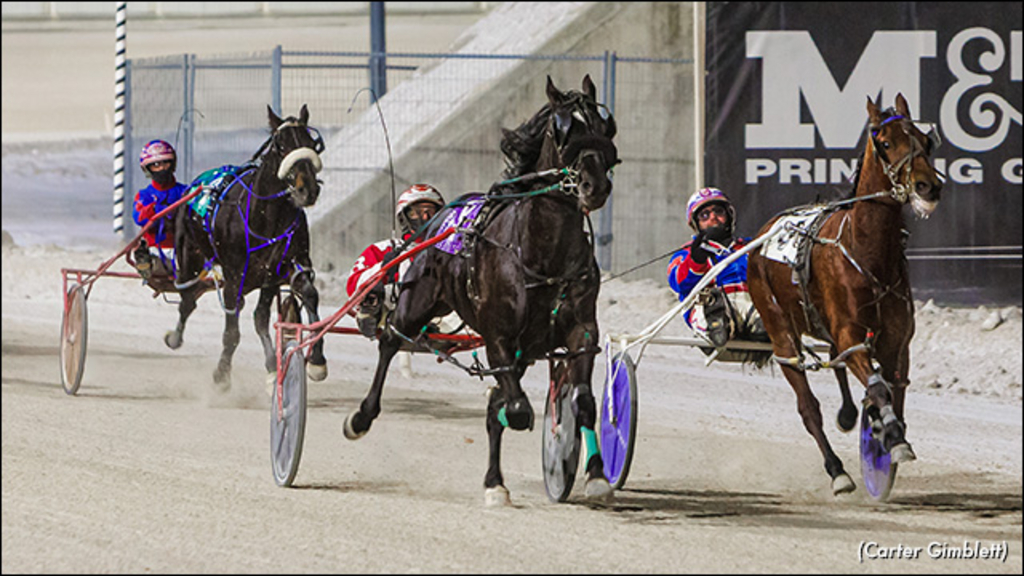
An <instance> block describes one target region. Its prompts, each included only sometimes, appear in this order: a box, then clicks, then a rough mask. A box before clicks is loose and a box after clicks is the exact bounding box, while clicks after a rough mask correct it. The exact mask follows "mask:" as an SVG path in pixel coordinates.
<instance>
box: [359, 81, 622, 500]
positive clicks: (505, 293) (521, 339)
mask: <svg viewBox="0 0 1024 576" xmlns="http://www.w3.org/2000/svg"><path fill="white" fill-rule="evenodd" d="M546 92H547V97H548V103H547V104H546V105H545V106H544V107H543V108H542V109H541V110H540V111H539V112H538V113H537V114H536V115H534V117H533V118H532V119H530V120H528V121H526V122H525V123H523V124H522V125H521V126H520V127H519V128H517V129H516V130H503V131H502V132H503V138H502V142H501V149H502V152H503V153H504V154H505V156H506V162H507V163H508V164H509V167H508V169H507V170H506V172H505V177H506V178H508V180H505V181H503V182H499V183H497V184H495V185H494V186H493V187H492V188H491V190H490V191H489V193H488V194H487V195H486V196H478V197H479V198H482V199H483V207H482V209H481V211H480V213H479V216H478V217H477V218H476V219H475V221H474V223H473V224H472V227H471V228H470V229H468V230H467V229H466V228H465V227H462V229H461V231H460V234H462V236H463V241H464V245H463V247H462V249H461V250H460V251H458V252H456V253H448V252H445V251H442V250H440V249H435V248H436V247H435V248H431V249H429V250H427V251H425V252H423V253H421V254H419V255H417V256H416V258H415V259H413V261H412V264H411V266H410V267H409V270H408V271H407V272H406V273H405V275H404V276H403V277H402V279H401V284H400V290H399V293H398V301H397V304H396V307H395V310H394V311H393V312H392V313H391V314H390V315H389V316H388V318H387V323H386V327H385V329H384V330H382V331H381V333H380V337H379V354H380V356H379V360H378V364H377V371H376V373H375V375H374V379H373V384H372V385H371V387H370V389H369V391H368V393H367V395H366V397H365V398H364V399H363V401H362V403H361V404H360V406H359V409H358V410H356V411H354V412H353V413H351V414H350V415H349V416H348V417H347V418H346V420H345V423H344V427H343V431H344V434H345V436H346V437H347V438H349V439H351V440H354V439H356V438H359V437H361V436H362V435H364V434H366V432H367V431H368V430H369V429H370V426H371V424H372V423H373V421H374V419H375V418H376V417H377V416H378V415H379V413H380V400H381V392H382V390H383V386H384V381H385V378H386V376H387V370H388V366H389V364H390V362H391V359H392V358H393V357H394V355H395V353H396V352H398V350H399V348H400V347H401V346H402V345H403V343H406V344H409V343H414V344H416V345H419V348H420V349H423V348H424V347H425V346H426V345H425V344H423V343H424V342H425V340H426V338H425V336H423V335H422V334H421V332H422V331H424V329H425V327H426V326H427V324H428V323H429V322H430V320H431V319H432V318H435V317H440V316H444V315H446V314H448V313H450V312H451V311H452V310H454V311H455V312H457V313H458V314H459V316H461V318H462V320H463V321H464V322H465V323H466V324H467V325H469V326H470V327H471V328H472V329H473V330H475V331H476V332H477V333H479V334H480V335H481V336H482V337H483V340H484V343H485V346H486V354H487V360H488V363H489V364H490V366H491V367H492V368H490V369H487V370H479V371H478V372H476V375H481V376H483V375H493V376H494V377H495V379H496V380H497V385H496V386H494V387H492V388H491V389H490V392H489V395H488V403H487V414H486V428H487V434H488V438H489V463H488V468H487V473H486V475H485V477H484V489H485V503H486V504H487V505H489V506H493V505H507V504H509V502H510V500H509V493H508V490H507V489H506V488H505V486H504V479H503V477H502V473H501V466H500V457H501V437H502V432H503V431H504V429H505V427H506V426H507V427H509V428H512V429H513V430H526V429H532V428H533V420H534V414H533V408H532V407H531V405H530V401H529V399H528V398H527V396H526V394H525V393H524V391H523V389H522V387H521V386H520V379H521V378H522V376H523V374H524V373H525V371H526V368H527V367H528V366H529V365H531V364H533V362H534V361H536V360H538V359H545V358H546V359H548V360H549V364H550V370H551V374H550V376H551V379H552V382H553V383H557V384H558V385H559V386H570V387H572V388H571V390H572V391H573V400H574V412H577V414H578V416H577V418H578V419H577V422H578V424H579V425H580V426H581V427H582V429H583V432H582V433H583V435H584V436H587V435H591V436H592V435H593V430H594V423H595V420H596V409H595V402H594V397H593V395H592V393H591V390H590V378H591V372H592V371H593V367H594V354H596V353H597V352H599V351H600V347H599V346H598V345H597V344H596V343H597V342H598V338H599V334H598V326H597V316H596V304H597V296H598V291H599V289H600V272H599V269H598V267H597V262H596V260H595V258H594V250H593V245H592V234H591V235H589V236H588V234H587V233H586V232H585V230H584V224H585V222H587V223H589V215H588V214H589V212H590V211H592V210H597V209H599V208H600V207H601V206H603V205H604V203H605V201H606V200H607V198H608V195H609V194H610V193H611V190H612V182H611V180H610V179H609V170H610V169H611V168H612V167H613V166H614V165H615V164H617V163H618V155H617V150H616V148H615V145H614V144H613V143H612V138H613V137H614V136H615V131H616V128H615V121H614V119H613V118H612V116H611V115H610V114H608V113H607V110H606V109H605V108H603V107H601V106H600V105H599V104H598V103H597V100H596V94H595V93H596V89H595V87H594V84H593V82H592V81H591V80H590V77H589V75H588V76H586V77H585V78H584V79H583V91H582V92H576V91H568V92H565V93H563V92H561V91H559V90H558V89H557V88H556V87H555V85H554V83H552V81H551V78H550V77H549V78H548V80H547V87H546ZM468 196H472V195H467V196H464V197H462V198H460V199H459V200H456V201H455V202H452V203H451V204H449V205H448V206H447V207H445V208H444V209H442V210H441V211H439V212H438V213H437V215H435V217H434V218H433V219H432V222H431V223H432V228H433V229H432V230H431V231H430V232H428V234H429V233H438V232H442V231H443V230H441V225H440V224H439V223H441V222H444V221H445V219H446V217H447V216H448V215H449V214H450V213H451V212H452V210H453V206H454V205H459V204H463V203H465V199H466V198H467V197H468ZM413 337H415V338H416V340H415V341H414V340H413V339H412V338H413ZM470 373H471V374H473V372H472V371H471V372H470ZM559 390H560V391H563V390H561V389H559ZM587 444H588V446H589V447H590V450H589V452H590V456H589V459H588V462H587V464H586V471H587V475H588V480H587V483H586V494H587V497H589V498H606V497H608V496H610V494H611V486H610V485H609V484H608V481H607V480H606V479H605V477H604V472H603V463H602V460H601V455H600V453H599V450H598V449H597V448H596V447H597V441H596V437H592V438H588V442H587ZM570 486H571V484H570ZM566 495H567V494H566Z"/></svg>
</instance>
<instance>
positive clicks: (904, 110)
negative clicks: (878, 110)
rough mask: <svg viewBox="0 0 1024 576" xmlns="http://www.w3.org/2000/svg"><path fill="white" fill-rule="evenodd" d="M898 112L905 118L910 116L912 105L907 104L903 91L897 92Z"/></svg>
mask: <svg viewBox="0 0 1024 576" xmlns="http://www.w3.org/2000/svg"><path fill="white" fill-rule="evenodd" d="M896 112H898V113H899V115H900V116H903V117H904V118H908V119H909V118H910V106H909V105H907V99H906V98H904V97H903V93H902V92H899V93H897V94H896Z"/></svg>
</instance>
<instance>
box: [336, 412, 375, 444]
mask: <svg viewBox="0 0 1024 576" xmlns="http://www.w3.org/2000/svg"><path fill="white" fill-rule="evenodd" d="M355 415H356V413H355V412H353V413H351V414H349V415H348V416H346V417H345V423H344V424H342V425H341V431H342V433H344V434H345V438H348V439H349V440H359V439H360V438H362V437H363V436H366V433H367V432H369V431H370V430H369V428H367V429H366V430H363V431H362V432H356V430H355V428H353V427H352V417H353V416H355Z"/></svg>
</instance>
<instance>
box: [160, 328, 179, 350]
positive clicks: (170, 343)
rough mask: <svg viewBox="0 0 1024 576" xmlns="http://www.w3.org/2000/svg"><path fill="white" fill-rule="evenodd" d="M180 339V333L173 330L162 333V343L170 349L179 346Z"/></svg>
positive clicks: (175, 348)
mask: <svg viewBox="0 0 1024 576" xmlns="http://www.w3.org/2000/svg"><path fill="white" fill-rule="evenodd" d="M181 341H182V338H181V334H178V333H177V332H175V331H174V330H168V331H167V333H166V334H164V344H167V347H168V348H170V349H171V350H177V349H178V348H181Z"/></svg>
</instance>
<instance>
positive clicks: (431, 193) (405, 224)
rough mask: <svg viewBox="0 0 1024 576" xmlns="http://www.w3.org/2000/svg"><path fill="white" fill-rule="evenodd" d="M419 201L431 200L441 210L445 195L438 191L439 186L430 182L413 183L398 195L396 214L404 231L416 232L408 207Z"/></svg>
mask: <svg viewBox="0 0 1024 576" xmlns="http://www.w3.org/2000/svg"><path fill="white" fill-rule="evenodd" d="M417 202H430V203H431V204H434V205H435V206H437V209H438V210H440V209H441V208H444V197H442V196H441V193H440V192H438V191H437V188H434V187H433V186H431V185H429V184H413V185H412V187H411V188H409V189H408V190H406V191H405V192H402V193H401V194H400V195H399V196H398V203H397V204H396V205H395V216H396V217H397V218H398V225H399V226H400V227H401V228H402V232H403V233H409V232H415V231H416V228H415V227H414V226H413V224H412V222H410V221H409V217H408V216H407V215H406V213H405V211H406V208H408V207H409V206H412V205H413V204H415V203H417Z"/></svg>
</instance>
